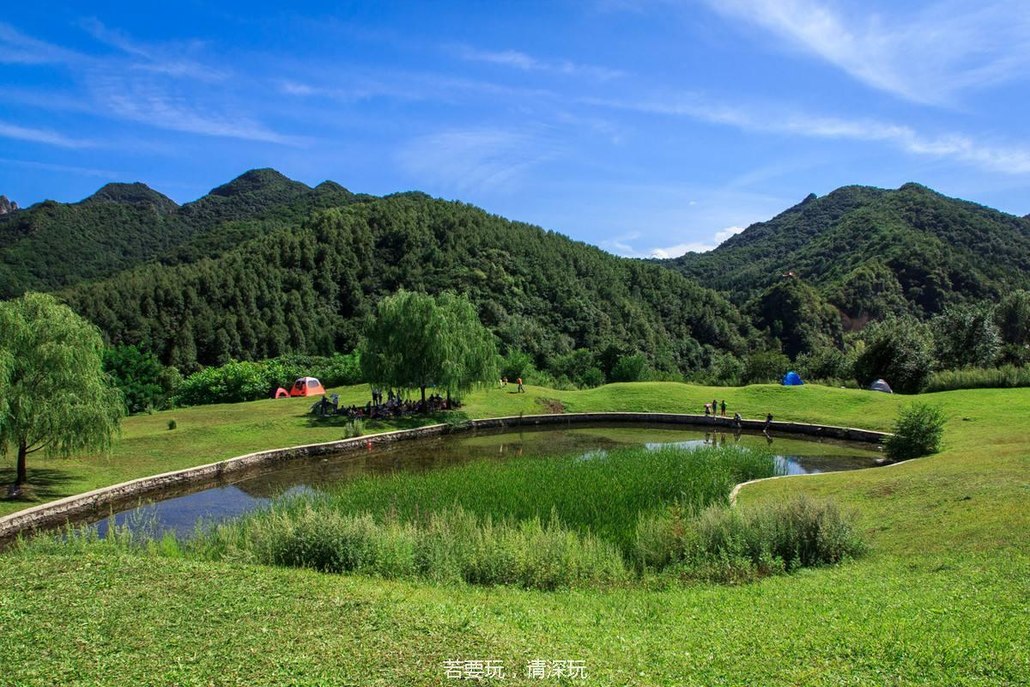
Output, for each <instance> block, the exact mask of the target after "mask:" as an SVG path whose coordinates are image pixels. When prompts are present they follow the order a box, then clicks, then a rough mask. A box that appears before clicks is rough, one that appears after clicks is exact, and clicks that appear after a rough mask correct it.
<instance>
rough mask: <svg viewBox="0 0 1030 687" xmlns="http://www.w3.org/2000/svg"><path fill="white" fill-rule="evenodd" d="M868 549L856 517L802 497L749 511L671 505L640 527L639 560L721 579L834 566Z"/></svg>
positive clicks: (691, 575)
mask: <svg viewBox="0 0 1030 687" xmlns="http://www.w3.org/2000/svg"><path fill="white" fill-rule="evenodd" d="M864 551H865V545H864V544H863V542H862V540H861V538H860V537H859V535H858V533H857V532H856V530H855V526H854V523H853V518H852V517H850V516H845V515H843V514H842V513H841V512H840V510H839V509H838V508H837V507H836V506H835V505H834V504H833V503H830V502H827V503H818V502H815V501H813V500H811V499H810V498H808V497H806V496H804V495H801V496H798V497H796V498H794V499H792V500H790V501H787V502H785V503H775V504H771V505H765V506H759V507H755V508H747V509H744V508H730V507H728V506H725V505H721V504H716V505H713V506H710V507H708V508H707V509H705V510H704V511H702V512H701V513H699V514H697V515H692V514H691V512H690V511H686V510H684V509H682V508H676V507H673V508H669V509H666V510H664V511H661V512H659V513H657V514H655V515H654V516H652V517H650V518H646V519H642V520H641V521H640V523H639V524H638V527H637V546H636V558H637V560H638V561H639V563H640V564H641V565H643V566H644V567H645V568H646V569H650V570H655V571H660V570H664V569H672V570H675V571H676V572H677V573H679V574H680V575H682V576H684V577H688V578H691V579H704V580H711V581H718V582H731V583H732V582H743V581H748V580H753V579H757V578H759V577H764V576H766V575H771V574H776V573H783V572H791V571H793V570H796V569H798V568H803V567H814V566H820V565H832V564H835V563H839V562H841V561H843V560H846V559H848V558H853V557H855V556H858V555H860V554H862V553H863V552H864Z"/></svg>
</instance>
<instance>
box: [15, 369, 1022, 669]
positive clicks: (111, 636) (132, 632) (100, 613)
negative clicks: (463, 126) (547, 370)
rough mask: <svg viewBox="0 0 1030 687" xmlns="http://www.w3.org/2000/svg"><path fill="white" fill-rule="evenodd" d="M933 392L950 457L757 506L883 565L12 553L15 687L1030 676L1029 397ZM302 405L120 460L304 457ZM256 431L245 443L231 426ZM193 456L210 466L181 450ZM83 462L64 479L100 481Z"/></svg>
mask: <svg viewBox="0 0 1030 687" xmlns="http://www.w3.org/2000/svg"><path fill="white" fill-rule="evenodd" d="M535 391H536V390H531V393H530V394H526V395H523V396H516V395H509V394H507V393H506V392H504V391H500V390H494V391H489V392H484V393H483V394H480V395H477V396H475V397H474V398H473V399H471V400H470V403H469V412H470V414H473V415H486V414H508V413H515V414H517V413H518V412H519V410H524V411H525V412H531V411H532V410H533V405H534V401H533V397H534V396H535V395H536V393H535ZM354 393H357V392H356V391H355V392H354ZM540 394H541V395H544V396H549V397H552V398H554V397H558V398H561V400H562V401H563V402H564V403H565V404H566V407H567V408H568V409H569V410H588V409H589V410H608V409H630V410H636V409H639V410H672V411H677V410H686V411H692V410H695V409H696V408H697V407H699V406H700V404H701V403H703V401H704V400H705V399H707V400H711V398H712V397H713V396H716V397H718V398H719V399H720V400H722V397H723V396H724V395H725V397H726V399H727V402H728V404H729V405H730V407H731V408H733V409H739V410H741V411H742V413H743V414H744V415H745V416H761V415H764V413H765V412H766V411H767V410H771V411H772V412H773V413H774V414H775V415H776V416H777V418H782V419H794V420H806V419H807V420H820V421H823V422H829V423H834V424H855V425H860V426H865V427H872V428H887V427H888V426H889V424H890V422H891V419H892V418H893V416H894V414H895V412H896V410H897V407H898V406H899V405H901V404H902V403H903V401H904V399H899V398H896V397H889V396H883V395H879V394H871V393H867V392H858V391H845V390H834V389H820V388H817V387H804V388H802V389H782V388H778V387H750V388H745V389H725V390H721V389H720V390H710V389H704V388H698V387H683V386H682V385H664V384H663V385H613V386H609V387H603V388H601V389H596V390H592V391H584V392H540ZM923 400H932V401H935V402H939V403H941V404H942V405H943V407H944V409H945V412H946V414H947V416H948V418H949V422H948V428H947V434H946V437H945V438H946V441H947V448H946V450H945V451H944V452H943V453H941V454H939V455H937V456H934V457H931V458H927V459H922V460H918V461H913V462H910V463H907V464H904V465H900V466H895V467H891V468H885V469H879V470H870V471H865V472H858V473H848V474H840V475H823V476H810V477H802V478H796V479H782V480H773V481H769V482H764V483H759V484H756V485H753V486H750V487H748V488H746V489H744V490H743V492H742V494H741V498H742V501H743V502H745V503H749V502H756V501H760V500H762V499H767V498H779V497H780V496H781V495H782V494H783V493H786V492H793V491H800V490H804V491H807V492H810V493H814V494H818V495H832V496H833V497H834V498H835V499H837V500H838V501H840V502H841V503H843V504H844V505H845V506H848V507H852V508H855V509H856V510H857V511H858V512H859V514H860V517H861V523H862V526H863V529H864V530H865V531H866V533H867V537H868V540H869V541H870V543H871V544H872V546H873V551H872V553H871V554H870V555H869V556H868V557H867V558H865V559H863V560H861V561H858V562H855V563H852V564H848V565H845V566H842V567H839V568H835V569H825V570H809V571H804V572H802V573H800V574H797V575H793V576H789V577H781V578H775V579H769V580H765V581H763V582H761V583H759V584H755V585H750V586H746V587H740V588H732V587H711V586H703V587H690V588H682V589H670V590H653V591H648V590H642V589H630V590H620V591H614V592H591V591H580V592H563V593H553V594H547V593H538V592H521V591H515V590H509V589H470V588H437V587H430V586H420V585H414V584H407V583H394V582H384V581H380V580H373V579H365V578H360V577H346V576H330V575H319V574H315V573H309V572H303V571H301V572H298V571H286V570H274V569H265V568H256V567H255V568H233V567H230V566H226V565H205V564H198V563H192V562H185V561H178V560H169V559H147V558H135V557H116V556H108V555H105V554H103V553H101V552H97V553H93V554H89V555H87V556H84V557H77V558H72V557H64V556H48V555H39V554H33V555H28V556H8V557H6V558H5V559H2V560H0V567H2V568H3V577H4V578H5V580H7V582H6V584H5V585H4V586H3V587H0V627H3V628H4V631H3V632H2V633H0V684H4V681H5V680H10V681H12V682H11V684H28V685H32V684H39V685H46V684H130V683H135V682H139V683H144V682H145V683H154V682H161V683H178V684H252V685H262V684H269V685H271V684H287V683H291V684H384V685H386V684H439V683H446V682H449V681H447V680H445V679H444V671H443V661H444V660H446V659H448V658H460V659H477V658H478V659H496V660H501V661H503V662H504V663H505V665H506V666H507V668H508V672H509V673H514V674H521V673H524V671H525V664H526V662H527V661H529V660H531V659H538V658H539V659H559V658H571V659H582V660H585V661H586V663H587V667H588V671H589V672H590V674H591V675H592V678H593V679H591V680H590V681H589V684H611V685H624V684H698V685H702V684H704V685H714V684H756V685H764V684H826V685H851V684H854V685H859V684H917V683H922V684H984V685H998V684H1025V683H1026V682H1027V681H1030V663H1028V658H1027V657H1028V655H1030V646H1028V642H1027V640H1026V637H1027V636H1030V621H1028V614H1027V613H1026V608H1027V606H1028V603H1030V589H1028V583H1027V580H1028V579H1030V551H1028V546H1027V543H1028V537H1030V516H1028V509H1027V508H1026V503H1027V497H1028V496H1030V488H1028V474H1030V470H1028V468H1030V440H1028V439H1027V437H1026V436H1025V432H1024V430H1023V427H1024V426H1025V418H1026V417H1027V416H1028V415H1030V394H1027V393H1026V392H1025V390H982V391H962V392H949V393H943V394H936V395H933V396H930V397H924V399H923ZM280 403H282V402H280ZM293 403H294V405H291V406H283V405H280V406H275V405H274V404H273V403H271V402H269V403H266V402H260V403H256V404H247V405H245V406H224V407H221V408H207V409H197V410H193V411H176V412H175V413H174V416H175V417H176V419H177V420H178V422H179V428H180V429H178V430H176V431H175V432H167V430H165V429H164V423H165V421H166V417H165V416H161V415H157V416H153V417H147V418H139V419H134V420H132V421H130V422H129V423H127V426H126V430H125V437H124V439H123V441H122V442H121V444H120V445H119V447H118V449H116V451H115V454H114V456H112V457H111V458H110V459H107V462H108V463H109V465H108V467H107V468H106V469H107V470H108V472H107V473H105V477H109V478H112V479H113V478H115V477H116V475H117V474H118V471H117V470H115V469H114V468H113V467H112V465H113V464H114V463H115V462H116V461H117V460H118V456H133V457H132V458H131V459H130V458H124V459H123V460H124V461H125V462H127V463H132V464H133V467H132V468H131V469H133V470H142V471H146V470H147V469H148V468H152V467H155V466H160V469H167V468H171V467H179V466H181V465H186V464H190V462H193V463H197V462H204V461H205V460H208V459H212V458H215V457H220V456H221V455H229V454H232V453H240V452H243V450H249V449H251V448H258V447H261V446H263V445H268V444H267V443H266V444H263V445H255V444H254V443H248V444H247V445H246V447H245V448H244V447H243V446H242V444H238V446H240V448H239V449H238V450H229V448H228V447H226V446H222V447H221V449H222V450H223V451H225V452H224V453H221V454H219V453H217V450H218V445H219V443H223V444H224V443H225V442H226V441H230V440H232V438H233V437H235V438H236V439H238V440H242V441H247V442H259V441H262V440H264V441H266V442H269V443H272V444H283V443H295V442H296V441H311V440H312V439H318V440H322V439H330V438H336V436H337V435H338V434H339V430H335V429H324V428H319V429H307V428H306V427H305V421H304V419H303V418H301V417H297V416H294V415H292V411H293V409H294V408H296V412H298V413H299V412H300V411H301V408H302V406H303V404H302V403H300V402H293ZM287 409H289V410H290V411H291V412H288V413H286V417H283V411H284V410H287ZM216 417H217V422H216V421H215V418H216ZM277 418H278V419H277ZM963 418H969V419H968V420H964V419H963ZM241 419H245V422H244V424H243V426H238V427H235V428H233V429H231V430H230V429H229V428H228V427H219V426H218V423H225V422H236V421H239V420H241ZM179 432H181V434H180V435H179V436H175V437H172V436H170V435H176V434H177V433H179ZM166 437H167V438H166ZM298 437H304V438H301V439H298ZM269 440H271V441H269ZM176 446H177V447H178V448H179V449H180V451H182V452H188V453H186V454H185V455H184V453H180V454H177V455H178V456H179V457H177V458H176V457H173V454H172V453H171V449H172V447H176ZM162 452H164V454H165V455H166V456H167V457H165V458H163V459H162V458H159V456H161V454H162ZM162 461H164V462H162ZM173 462H174V463H175V464H174V465H173V464H172V463H173ZM83 464H84V463H82V464H80V463H76V462H68V463H53V465H54V466H56V467H64V468H69V469H74V470H75V471H77V472H79V473H80V474H82V475H83V476H82V477H80V480H82V482H83V483H84V484H88V483H90V482H89V480H94V481H93V482H92V483H94V484H95V483H99V482H97V479H98V478H96V477H94V476H85V475H86V473H85V471H84V469H83V468H82V467H81V465H83ZM36 465H37V466H40V467H42V466H41V465H40V464H39V462H37V463H36ZM66 484H72V482H68V483H66ZM967 497H968V498H967ZM101 597H102V599H103V600H101ZM518 682H519V681H517V680H508V681H506V684H517V683H518ZM546 683H547V684H558V681H556V680H551V681H547V682H546Z"/></svg>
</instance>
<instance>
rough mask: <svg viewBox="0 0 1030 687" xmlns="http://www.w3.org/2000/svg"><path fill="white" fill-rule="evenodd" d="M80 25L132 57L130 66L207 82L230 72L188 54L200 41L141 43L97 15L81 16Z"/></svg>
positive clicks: (97, 37)
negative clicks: (92, 16)
mask: <svg viewBox="0 0 1030 687" xmlns="http://www.w3.org/2000/svg"><path fill="white" fill-rule="evenodd" d="M82 26H83V28H85V29H86V30H87V31H88V32H89V33H90V35H92V36H93V37H94V38H96V39H97V40H98V41H100V42H101V43H104V44H105V45H109V46H111V47H113V48H115V49H117V50H119V51H121V52H122V53H124V54H125V55H127V56H129V57H131V58H134V60H133V62H132V65H131V66H132V68H133V69H139V70H143V71H149V72H155V73H157V74H164V75H166V76H169V77H174V78H188V79H198V80H200V81H208V82H214V81H222V80H224V79H226V78H228V77H229V72H228V71H226V70H225V69H223V68H221V67H214V66H211V65H210V64H206V63H204V62H202V61H199V60H196V59H194V58H192V57H191V56H190V53H192V52H196V51H197V50H199V49H200V48H201V47H202V46H203V44H202V43H200V42H199V41H193V42H187V43H171V44H158V43H143V42H140V41H136V40H133V39H132V38H131V37H130V36H128V35H127V34H125V33H123V32H122V31H118V30H117V29H112V28H109V27H107V26H105V25H104V24H103V23H101V22H100V21H99V20H97V19H87V20H84V21H83V22H82Z"/></svg>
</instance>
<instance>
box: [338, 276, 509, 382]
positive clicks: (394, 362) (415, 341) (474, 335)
mask: <svg viewBox="0 0 1030 687" xmlns="http://www.w3.org/2000/svg"><path fill="white" fill-rule="evenodd" d="M358 350H359V352H360V354H361V371H362V373H363V374H364V376H365V379H367V380H368V381H369V382H370V383H372V384H373V385H377V386H387V387H397V388H404V389H418V390H419V391H420V392H421V394H422V401H423V402H425V400H426V388H427V387H437V388H441V389H446V391H447V393H448V394H455V395H461V394H463V393H465V392H467V391H469V390H471V389H472V388H473V387H475V386H476V385H477V384H480V383H485V382H489V381H493V378H494V377H496V376H497V371H496V359H497V348H496V346H495V344H494V339H493V335H492V334H491V333H490V331H489V330H487V329H486V327H484V326H483V324H482V323H481V322H480V321H479V316H478V315H477V314H476V309H475V307H474V306H473V305H472V303H470V302H469V300H468V299H467V298H465V297H463V296H455V295H454V294H451V293H443V294H441V295H439V296H437V297H433V296H430V295H428V294H424V293H416V292H411V291H398V292H397V293H396V294H394V295H393V296H390V297H388V298H385V299H383V300H382V301H381V302H380V303H379V307H378V309H377V312H376V315H375V317H374V318H372V319H371V320H370V321H369V323H368V325H367V326H366V328H365V334H364V337H363V338H362V340H361V343H360V345H359V347H358Z"/></svg>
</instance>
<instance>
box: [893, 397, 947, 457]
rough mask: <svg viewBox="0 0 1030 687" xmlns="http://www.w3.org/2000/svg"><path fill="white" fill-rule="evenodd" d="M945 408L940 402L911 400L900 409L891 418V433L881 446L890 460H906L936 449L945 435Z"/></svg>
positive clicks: (926, 454)
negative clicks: (941, 406) (910, 402)
mask: <svg viewBox="0 0 1030 687" xmlns="http://www.w3.org/2000/svg"><path fill="white" fill-rule="evenodd" d="M944 422H945V417H944V411H943V410H941V408H940V406H934V405H929V404H927V403H913V404H912V405H910V406H907V407H905V408H903V409H902V410H901V413H899V414H898V419H897V420H895V421H894V433H893V434H891V435H890V436H889V437H887V440H886V441H885V442H884V447H885V448H886V449H887V457H889V458H890V459H891V460H908V459H909V458H919V457H920V456H928V455H930V454H931V453H937V452H938V451H940V450H941V437H943V436H944Z"/></svg>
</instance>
